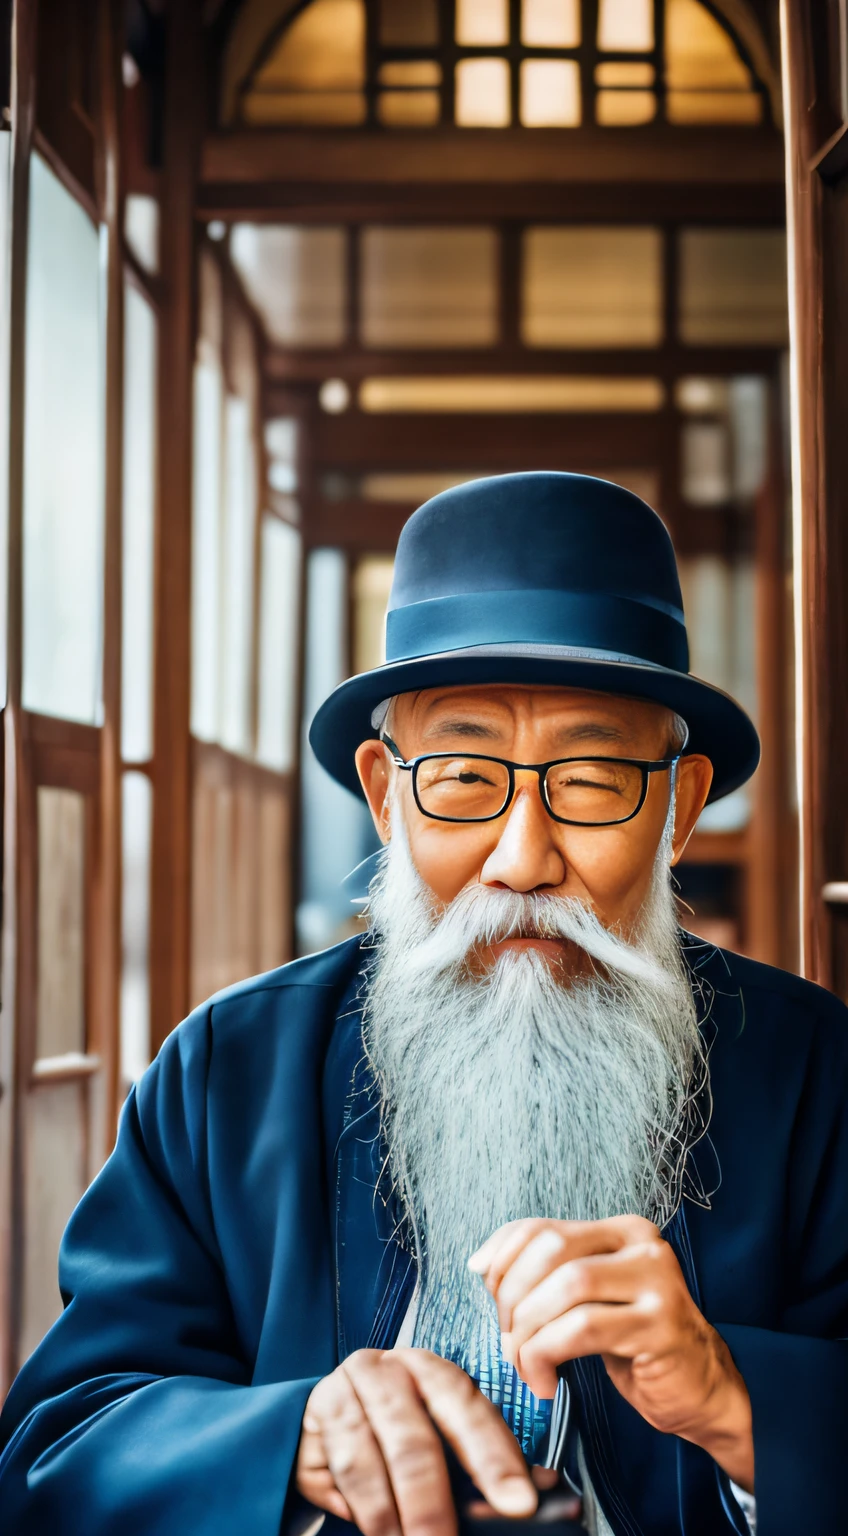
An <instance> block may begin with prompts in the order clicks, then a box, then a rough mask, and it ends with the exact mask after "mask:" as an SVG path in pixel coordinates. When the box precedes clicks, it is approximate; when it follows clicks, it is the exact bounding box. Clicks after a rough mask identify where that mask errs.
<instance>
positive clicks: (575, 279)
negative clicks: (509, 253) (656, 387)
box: [521, 225, 663, 347]
mask: <svg viewBox="0 0 848 1536" xmlns="http://www.w3.org/2000/svg"><path fill="white" fill-rule="evenodd" d="M522 274H523V280H522V295H521V304H522V309H521V337H522V340H523V342H524V343H525V345H527V346H530V347H653V346H657V345H658V343H659V342H660V341H661V340H662V334H663V304H662V239H661V235H660V232H659V230H657V229H650V228H639V227H637V228H627V227H621V226H615V225H591V226H589V227H584V228H579V227H578V228H564V227H562V226H559V227H558V226H556V225H553V226H539V227H536V228H530V229H528V230H526V231H525V234H524V242H523V261H522Z"/></svg>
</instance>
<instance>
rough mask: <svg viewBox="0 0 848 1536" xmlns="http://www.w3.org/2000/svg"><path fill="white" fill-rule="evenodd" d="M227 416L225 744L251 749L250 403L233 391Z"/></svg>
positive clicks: (252, 460)
mask: <svg viewBox="0 0 848 1536" xmlns="http://www.w3.org/2000/svg"><path fill="white" fill-rule="evenodd" d="M225 420H226V465H227V469H226V500H225V528H224V544H223V549H224V562H223V578H224V580H223V586H222V596H223V613H222V616H221V627H222V631H223V645H222V651H221V656H222V674H221V682H222V698H221V705H222V713H221V735H220V740H221V744H222V746H225V747H229V748H230V750H231V751H233V752H245V753H247V752H249V751H250V749H251V719H250V716H251V708H250V704H251V701H250V679H251V649H252V641H253V565H254V553H255V551H254V537H255V529H256V459H255V452H254V446H253V438H252V419H251V411H250V406H249V404H248V402H247V401H246V400H242V399H241V397H240V396H238V395H229V396H228V397H227V401H226V406H225Z"/></svg>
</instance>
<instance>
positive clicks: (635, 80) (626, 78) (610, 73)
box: [595, 59, 656, 86]
mask: <svg viewBox="0 0 848 1536" xmlns="http://www.w3.org/2000/svg"><path fill="white" fill-rule="evenodd" d="M655 73H656V71H655V70H654V66H653V64H645V63H643V62H642V61H641V60H640V61H639V62H638V63H635V62H634V63H632V64H631V63H628V62H627V61H626V60H623V59H607V60H606V61H605V63H603V64H597V65H596V66H595V81H596V83H597V84H598V85H624V86H634V85H653V83H654V77H655Z"/></svg>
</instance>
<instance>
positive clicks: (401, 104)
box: [377, 91, 442, 128]
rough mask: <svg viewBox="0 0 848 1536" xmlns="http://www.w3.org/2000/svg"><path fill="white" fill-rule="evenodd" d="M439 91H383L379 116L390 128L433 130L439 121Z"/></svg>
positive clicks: (378, 107)
mask: <svg viewBox="0 0 848 1536" xmlns="http://www.w3.org/2000/svg"><path fill="white" fill-rule="evenodd" d="M441 110H442V101H441V97H440V96H439V93H438V91H381V92H380V94H379V96H378V97H377V116H378V118H379V120H380V122H381V123H385V124H386V126H387V127H389V128H432V127H433V125H434V123H437V122H438V121H439V117H440V115H441Z"/></svg>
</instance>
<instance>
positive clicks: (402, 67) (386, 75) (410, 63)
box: [378, 59, 442, 87]
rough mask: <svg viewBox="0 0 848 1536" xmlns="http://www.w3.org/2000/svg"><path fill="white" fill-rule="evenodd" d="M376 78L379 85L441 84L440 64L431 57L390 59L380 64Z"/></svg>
mask: <svg viewBox="0 0 848 1536" xmlns="http://www.w3.org/2000/svg"><path fill="white" fill-rule="evenodd" d="M378 79H379V81H380V84H381V85H402V86H404V87H408V86H413V85H415V86H420V85H441V83H442V66H441V64H436V63H435V61H434V60H432V59H392V60H390V61H389V62H388V63H387V64H381V65H380V69H379V74H378Z"/></svg>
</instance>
